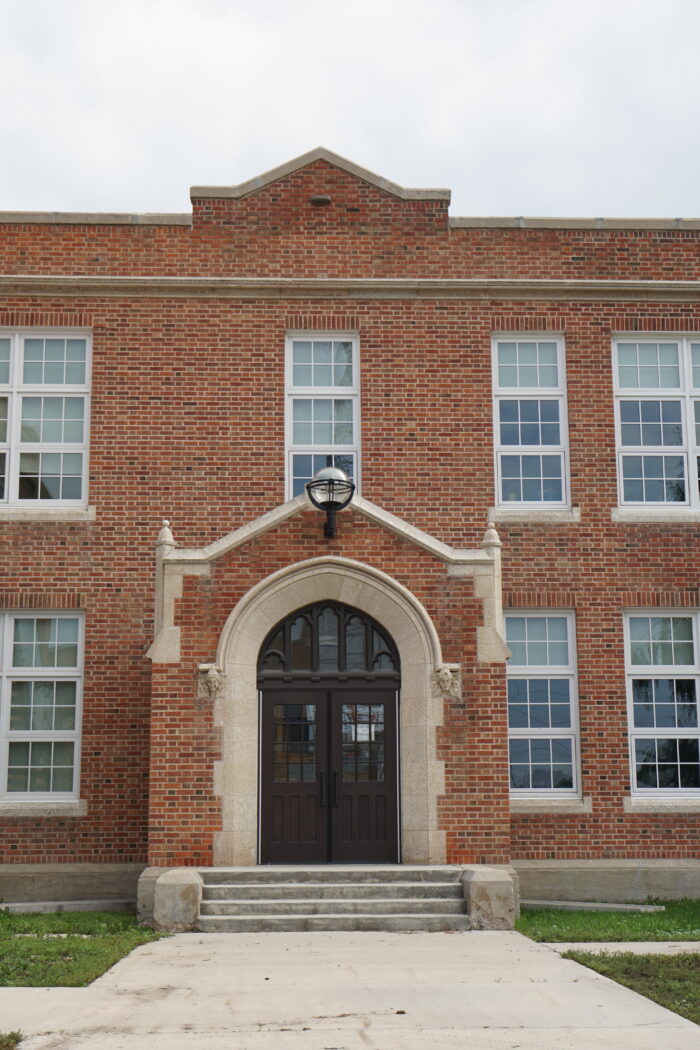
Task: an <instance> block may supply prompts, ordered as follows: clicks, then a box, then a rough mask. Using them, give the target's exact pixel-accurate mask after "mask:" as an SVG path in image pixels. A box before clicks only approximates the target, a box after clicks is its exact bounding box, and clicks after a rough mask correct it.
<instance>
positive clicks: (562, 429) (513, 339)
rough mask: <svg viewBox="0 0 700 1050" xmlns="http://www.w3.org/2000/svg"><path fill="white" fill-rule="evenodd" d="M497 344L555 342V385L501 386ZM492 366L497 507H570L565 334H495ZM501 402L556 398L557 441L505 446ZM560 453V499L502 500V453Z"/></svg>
mask: <svg viewBox="0 0 700 1050" xmlns="http://www.w3.org/2000/svg"><path fill="white" fill-rule="evenodd" d="M500 343H555V344H556V347H557V375H558V379H559V382H558V384H557V386H512V387H506V386H501V385H500V382H499V372H498V347H499V344H500ZM491 368H492V376H493V440H494V478H495V488H496V507H507V508H511V509H513V510H515V509H517V508H523V509H533V508H538V509H539V510H548V509H551V510H561V509H570V508H571V483H570V471H569V420H568V413H567V394H566V354H565V346H564V337H563V336H562V335H553V334H552V333H539V334H538V333H531V334H530V333H522V332H518V333H509V332H502V333H498V334H494V335H493V336H492V339H491ZM501 401H557V402H558V404H559V438H560V441H559V444H558V445H542V444H540V445H504V444H501V431H500V422H501V421H500V407H499V406H500V403H501ZM527 455H535V456H546V455H552V456H561V463H562V498H561V500H544V499H542V500H504V499H503V498H502V491H503V490H502V469H501V463H502V459H503V457H504V456H527Z"/></svg>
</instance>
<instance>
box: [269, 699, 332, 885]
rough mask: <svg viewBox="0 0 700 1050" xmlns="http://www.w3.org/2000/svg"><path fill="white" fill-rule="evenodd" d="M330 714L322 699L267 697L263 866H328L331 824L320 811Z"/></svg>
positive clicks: (322, 808)
mask: <svg viewBox="0 0 700 1050" xmlns="http://www.w3.org/2000/svg"><path fill="white" fill-rule="evenodd" d="M319 700H320V701H321V703H319V702H318V701H319ZM326 714H327V708H326V704H325V698H324V697H323V696H318V694H311V695H307V694H301V695H300V694H299V693H298V692H294V693H287V694H285V693H279V692H277V691H275V692H271V693H266V694H264V696H263V707H262V718H261V727H260V730H261V788H262V790H261V800H260V801H261V823H262V851H261V860H262V863H263V864H323V863H325V862H326V858H327V853H328V827H327V824H328V822H327V819H325V816H324V813H325V809H326V807H325V806H323V807H322V806H321V802H322V801H324V802H325V801H326V800H325V799H324V800H322V799H321V792H320V786H321V782H322V778H321V776H320V773H321V770H322V768H323V764H325V762H326V744H325V741H326V738H327V735H328V729H327V720H326ZM323 772H324V774H325V768H323ZM322 810H323V812H322Z"/></svg>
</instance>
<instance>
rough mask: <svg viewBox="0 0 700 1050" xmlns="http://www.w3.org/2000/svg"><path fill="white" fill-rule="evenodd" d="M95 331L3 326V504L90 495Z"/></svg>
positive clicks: (72, 501) (70, 500)
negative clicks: (42, 330)
mask: <svg viewBox="0 0 700 1050" xmlns="http://www.w3.org/2000/svg"><path fill="white" fill-rule="evenodd" d="M89 350H90V347H89V339H88V337H87V336H86V335H81V334H78V333H74V334H59V333H51V334H37V333H35V332H6V331H5V332H3V331H2V330H0V506H1V505H2V504H3V503H4V504H5V505H7V504H10V505H19V506H26V505H28V504H31V503H41V504H42V505H46V504H48V503H51V504H52V505H56V504H58V505H63V506H76V505H80V504H84V503H85V502H86V498H87V448H88V445H87V442H88V433H87V429H88V419H89V405H88V400H89V397H88V395H89V367H90V361H89Z"/></svg>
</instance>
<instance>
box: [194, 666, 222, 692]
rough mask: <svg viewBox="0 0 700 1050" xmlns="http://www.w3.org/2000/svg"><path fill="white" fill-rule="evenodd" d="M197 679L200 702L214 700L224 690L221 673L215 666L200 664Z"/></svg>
mask: <svg viewBox="0 0 700 1050" xmlns="http://www.w3.org/2000/svg"><path fill="white" fill-rule="evenodd" d="M197 679H198V682H197V685H198V687H197V695H198V697H199V699H200V700H207V699H208V700H215V699H216V697H217V696H218V695H219V693H220V692H221V690H222V689H223V688H224V675H223V671H222V670H221V668H220V667H219V666H218V665H217V664H200V665H199V669H198V675H197Z"/></svg>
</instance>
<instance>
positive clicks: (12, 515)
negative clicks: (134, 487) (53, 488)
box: [0, 506, 96, 522]
mask: <svg viewBox="0 0 700 1050" xmlns="http://www.w3.org/2000/svg"><path fill="white" fill-rule="evenodd" d="M95 514H96V511H95V507H37V506H31V507H2V506H0V521H30V522H31V521H57V522H61V521H67V522H70V521H94V520H95Z"/></svg>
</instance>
